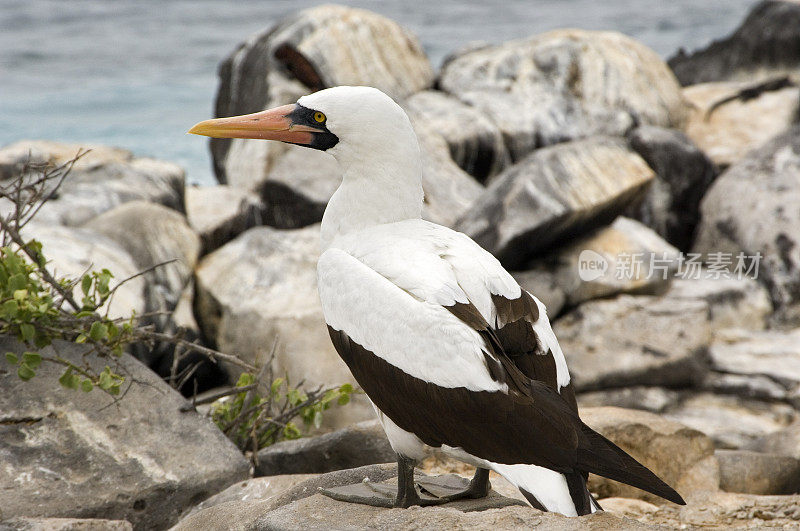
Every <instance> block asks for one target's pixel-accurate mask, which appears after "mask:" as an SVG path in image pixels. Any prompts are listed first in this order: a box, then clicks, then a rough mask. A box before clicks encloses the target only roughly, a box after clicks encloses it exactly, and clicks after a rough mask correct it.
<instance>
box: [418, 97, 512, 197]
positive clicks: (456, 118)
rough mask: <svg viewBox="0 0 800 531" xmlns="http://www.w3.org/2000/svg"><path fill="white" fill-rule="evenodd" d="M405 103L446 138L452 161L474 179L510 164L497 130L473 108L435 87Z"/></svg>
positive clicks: (484, 178)
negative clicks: (436, 89)
mask: <svg viewBox="0 0 800 531" xmlns="http://www.w3.org/2000/svg"><path fill="white" fill-rule="evenodd" d="M404 106H405V108H406V111H407V112H409V114H410V115H411V116H412V117H416V118H417V120H419V121H422V122H425V123H426V124H427V125H428V126H429V127H430V128H431V129H432V130H434V131H436V132H437V133H438V134H440V135H441V136H442V137H443V138H444V139H445V141H446V142H447V147H448V149H449V151H450V156H451V158H452V159H453V161H455V163H456V164H458V166H459V167H460V168H461V169H463V170H464V171H465V172H467V173H469V174H470V175H472V176H473V177H474V178H476V179H477V180H479V181H481V182H484V181H486V180H487V179H488V178H490V177H492V176H493V175H496V174H497V173H499V172H500V171H501V170H503V169H504V168H505V167H506V166H508V165H509V164H510V163H511V159H510V156H509V154H508V150H507V149H506V147H505V144H504V142H503V134H502V133H501V131H500V129H499V128H498V127H497V125H495V124H494V122H492V121H490V120H489V119H488V118H487V117H486V116H485V115H484V114H483V113H481V112H480V111H479V110H477V109H475V108H474V107H470V106H468V105H465V104H463V103H461V101H459V100H457V99H456V98H454V97H452V96H449V95H447V94H445V93H443V92H439V91H434V90H426V91H423V92H418V93H416V94H413V95H412V96H411V97H409V98H408V99H407V100H406V101H405V104H404Z"/></svg>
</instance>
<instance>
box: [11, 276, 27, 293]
mask: <svg viewBox="0 0 800 531" xmlns="http://www.w3.org/2000/svg"><path fill="white" fill-rule="evenodd" d="M27 284H28V277H27V276H25V275H23V274H22V273H17V274H16V275H14V276H12V277H11V278H9V279H8V289H9V290H10V291H11V292H12V293H13V292H15V291H17V290H18V289H25V286H26V285H27Z"/></svg>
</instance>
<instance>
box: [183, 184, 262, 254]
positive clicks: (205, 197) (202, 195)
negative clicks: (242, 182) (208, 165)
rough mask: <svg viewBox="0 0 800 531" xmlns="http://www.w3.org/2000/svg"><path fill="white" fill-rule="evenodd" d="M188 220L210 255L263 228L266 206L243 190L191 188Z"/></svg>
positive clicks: (209, 187)
mask: <svg viewBox="0 0 800 531" xmlns="http://www.w3.org/2000/svg"><path fill="white" fill-rule="evenodd" d="M186 218H187V221H188V222H189V226H190V227H192V229H193V230H194V231H195V232H196V233H197V234H198V235H199V236H200V240H201V241H202V243H203V254H207V253H210V252H211V251H213V250H215V249H217V248H219V247H222V246H223V245H225V244H226V243H228V242H229V241H230V240H232V239H233V238H235V237H236V236H238V235H239V234H241V233H242V232H244V231H246V230H247V229H249V228H250V227H254V226H256V225H261V223H262V220H263V219H264V204H263V203H262V202H261V200H260V199H259V197H258V195H256V194H255V193H254V192H250V191H248V190H245V189H242V188H233V187H231V186H226V185H219V186H190V187H188V188H187V189H186Z"/></svg>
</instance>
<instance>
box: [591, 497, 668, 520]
mask: <svg viewBox="0 0 800 531" xmlns="http://www.w3.org/2000/svg"><path fill="white" fill-rule="evenodd" d="M601 503H602V505H601V506H602V507H603V510H604V511H607V512H609V513H611V514H614V515H618V516H624V517H626V518H633V519H637V520H638V519H639V518H640V517H641V516H642V515H646V514H652V513H655V512H657V511H658V510H659V507H658V505H653V504H652V503H648V502H646V501H644V500H636V499H633V498H603V500H601Z"/></svg>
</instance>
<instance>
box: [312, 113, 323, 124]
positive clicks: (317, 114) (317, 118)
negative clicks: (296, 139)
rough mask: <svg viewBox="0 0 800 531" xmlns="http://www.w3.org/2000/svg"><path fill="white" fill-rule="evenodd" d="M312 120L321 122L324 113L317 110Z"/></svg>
mask: <svg viewBox="0 0 800 531" xmlns="http://www.w3.org/2000/svg"><path fill="white" fill-rule="evenodd" d="M314 120H316V122H317V123H320V124H321V123H322V122H324V121H325V115H324V114H322V113H321V112H319V111H317V112H315V113H314Z"/></svg>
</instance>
